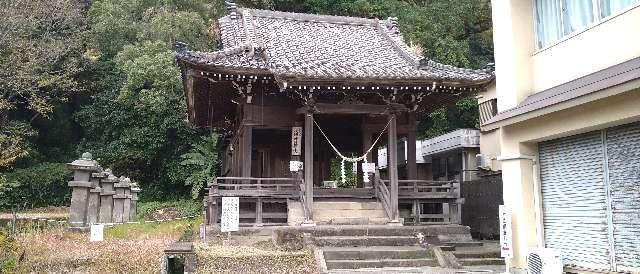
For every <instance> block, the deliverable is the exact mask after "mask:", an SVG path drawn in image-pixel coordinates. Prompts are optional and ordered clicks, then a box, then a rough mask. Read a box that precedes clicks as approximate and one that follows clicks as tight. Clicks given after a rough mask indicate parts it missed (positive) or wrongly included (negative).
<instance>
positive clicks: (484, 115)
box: [478, 99, 498, 125]
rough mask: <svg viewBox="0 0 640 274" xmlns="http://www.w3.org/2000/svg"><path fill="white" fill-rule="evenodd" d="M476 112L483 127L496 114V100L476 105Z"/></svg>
mask: <svg viewBox="0 0 640 274" xmlns="http://www.w3.org/2000/svg"><path fill="white" fill-rule="evenodd" d="M478 111H479V112H480V124H481V125H483V124H484V123H486V122H487V121H489V119H491V118H492V117H493V116H495V115H496V114H498V100H496V99H491V100H488V101H485V102H482V103H480V104H479V105H478Z"/></svg>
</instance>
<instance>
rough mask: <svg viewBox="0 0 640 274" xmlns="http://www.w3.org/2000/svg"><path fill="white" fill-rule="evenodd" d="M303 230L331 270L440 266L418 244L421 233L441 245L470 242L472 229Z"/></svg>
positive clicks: (366, 227)
mask: <svg viewBox="0 0 640 274" xmlns="http://www.w3.org/2000/svg"><path fill="white" fill-rule="evenodd" d="M302 230H303V232H305V233H309V234H310V235H311V236H313V241H314V242H315V244H316V246H318V247H319V248H320V249H321V250H322V253H323V256H324V259H325V263H326V265H327V268H328V269H329V270H354V269H363V268H384V267H422V266H439V264H438V261H437V260H436V258H435V257H434V256H433V254H431V251H430V250H429V249H426V248H424V247H421V246H420V245H419V244H418V238H417V237H416V235H417V234H418V233H422V234H423V235H426V237H425V238H426V239H427V241H428V242H430V243H438V244H442V240H447V241H448V240H458V241H464V240H469V239H470V236H469V232H468V231H469V230H468V228H467V227H464V226H459V225H432V226H389V225H340V226H317V227H307V228H303V229H302Z"/></svg>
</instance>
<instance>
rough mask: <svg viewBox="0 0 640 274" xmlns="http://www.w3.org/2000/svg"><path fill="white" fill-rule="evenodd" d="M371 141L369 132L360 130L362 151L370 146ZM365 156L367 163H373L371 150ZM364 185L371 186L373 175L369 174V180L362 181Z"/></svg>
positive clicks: (365, 150)
mask: <svg viewBox="0 0 640 274" xmlns="http://www.w3.org/2000/svg"><path fill="white" fill-rule="evenodd" d="M372 143H373V141H371V132H369V131H363V132H362V153H365V152H367V149H369V148H370V147H371V144H372ZM366 158H367V163H373V150H371V153H369V154H367V156H366ZM364 187H365V188H372V187H373V175H371V176H369V182H364Z"/></svg>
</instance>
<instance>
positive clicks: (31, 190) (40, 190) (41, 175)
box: [0, 163, 71, 209]
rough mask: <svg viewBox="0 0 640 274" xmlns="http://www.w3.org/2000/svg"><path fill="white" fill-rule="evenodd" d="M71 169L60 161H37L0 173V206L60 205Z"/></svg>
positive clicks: (68, 192)
mask: <svg viewBox="0 0 640 274" xmlns="http://www.w3.org/2000/svg"><path fill="white" fill-rule="evenodd" d="M70 179H71V171H69V170H67V169H66V167H65V164H63V163H40V164H36V165H34V166H31V167H28V168H20V169H15V170H13V171H12V172H8V173H4V174H1V175H0V208H5V209H8V208H11V207H12V206H19V207H25V208H33V207H42V206H56V205H64V204H65V203H66V201H68V200H69V199H70V197H71V189H70V188H69V187H68V186H67V183H68V181H69V180H70Z"/></svg>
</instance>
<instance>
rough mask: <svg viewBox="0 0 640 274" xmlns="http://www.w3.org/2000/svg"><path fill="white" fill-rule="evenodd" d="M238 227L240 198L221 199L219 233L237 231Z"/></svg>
mask: <svg viewBox="0 0 640 274" xmlns="http://www.w3.org/2000/svg"><path fill="white" fill-rule="evenodd" d="M239 225H240V198H238V197H222V215H221V216H220V231H221V232H229V231H238V227H239Z"/></svg>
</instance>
